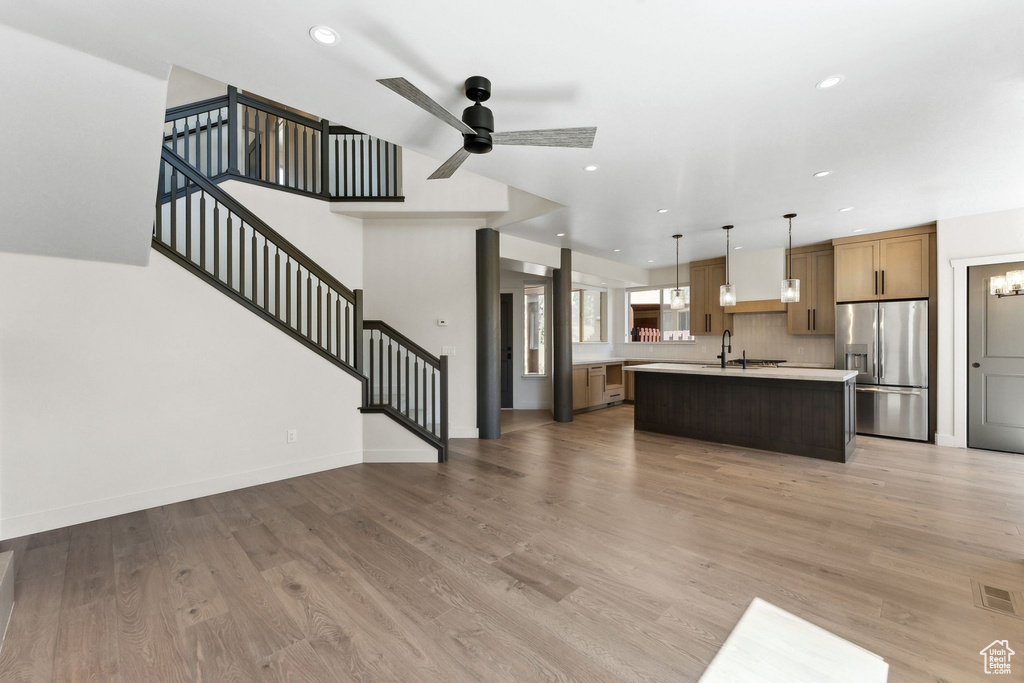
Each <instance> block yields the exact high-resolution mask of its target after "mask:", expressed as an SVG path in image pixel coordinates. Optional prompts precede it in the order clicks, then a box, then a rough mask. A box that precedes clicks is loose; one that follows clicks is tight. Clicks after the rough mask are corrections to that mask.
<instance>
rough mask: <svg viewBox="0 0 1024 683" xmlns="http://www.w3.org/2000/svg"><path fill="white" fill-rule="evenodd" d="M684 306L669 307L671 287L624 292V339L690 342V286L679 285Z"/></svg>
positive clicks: (691, 338)
mask: <svg viewBox="0 0 1024 683" xmlns="http://www.w3.org/2000/svg"><path fill="white" fill-rule="evenodd" d="M682 290H683V294H684V296H685V297H686V307H685V308H683V309H680V310H677V311H674V310H672V309H671V308H670V307H669V302H670V301H671V300H672V288H671V287H669V288H667V289H639V290H635V291H632V292H628V293H627V299H626V301H627V307H628V309H629V310H628V315H629V327H628V332H627V334H626V337H627V339H626V341H641V342H656V341H690V340H693V337H692V336H690V288H689V287H683V288H682Z"/></svg>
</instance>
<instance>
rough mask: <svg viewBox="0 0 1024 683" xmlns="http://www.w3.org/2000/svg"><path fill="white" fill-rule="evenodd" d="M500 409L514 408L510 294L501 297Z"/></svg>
mask: <svg viewBox="0 0 1024 683" xmlns="http://www.w3.org/2000/svg"><path fill="white" fill-rule="evenodd" d="M499 320H500V326H501V409H502V410H509V409H511V408H512V407H513V406H514V400H513V399H514V392H515V389H514V387H515V382H514V381H513V376H512V372H513V370H514V367H515V362H514V361H513V359H512V293H511V292H507V293H505V294H502V295H501V313H500V316H499Z"/></svg>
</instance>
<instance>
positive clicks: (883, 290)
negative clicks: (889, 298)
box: [882, 270, 885, 294]
mask: <svg viewBox="0 0 1024 683" xmlns="http://www.w3.org/2000/svg"><path fill="white" fill-rule="evenodd" d="M882 294H885V271H884V270H883V271H882Z"/></svg>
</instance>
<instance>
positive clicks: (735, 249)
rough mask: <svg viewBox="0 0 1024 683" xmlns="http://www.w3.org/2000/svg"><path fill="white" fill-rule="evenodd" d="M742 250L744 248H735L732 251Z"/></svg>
mask: <svg viewBox="0 0 1024 683" xmlns="http://www.w3.org/2000/svg"><path fill="white" fill-rule="evenodd" d="M742 248H743V247H733V248H732V250H733V251H739V250H740V249H742Z"/></svg>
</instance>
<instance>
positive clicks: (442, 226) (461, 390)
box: [363, 218, 484, 438]
mask: <svg viewBox="0 0 1024 683" xmlns="http://www.w3.org/2000/svg"><path fill="white" fill-rule="evenodd" d="M483 225H484V221H483V219H423V218H418V219H408V220H406V219H378V220H366V221H364V223H363V290H364V299H363V301H364V304H365V310H366V313H365V317H366V318H367V319H371V320H372V319H380V320H384V321H386V322H387V323H388V324H390V325H391V326H392V327H394V328H395V329H397V330H398V331H399V332H401V333H402V334H404V335H406V336H408V337H410V338H411V339H413V340H414V341H415V342H416V343H417V344H419V345H420V346H422V347H424V348H425V349H427V350H428V351H430V352H431V353H433V354H435V355H439V354H441V353H442V350H443V349H444V347H454V349H455V353H454V355H451V357H450V358H449V360H448V372H449V379H448V381H449V392H448V395H449V407H448V416H449V436H450V437H451V438H475V437H476V435H477V428H476V230H477V229H478V228H480V227H483ZM438 319H445V320H447V321H448V326H447V327H438V325H437V320H438Z"/></svg>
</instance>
